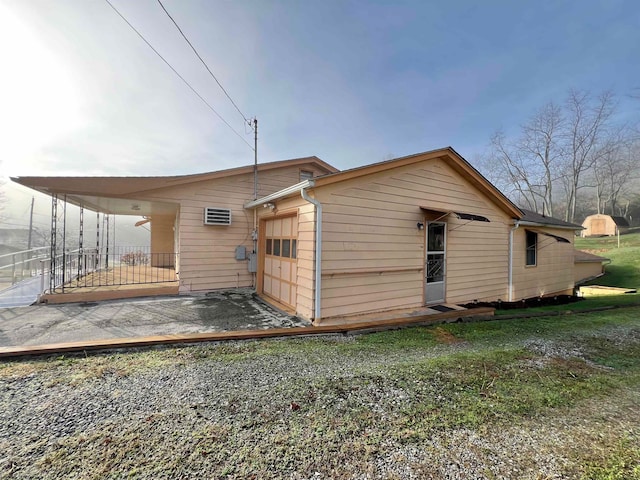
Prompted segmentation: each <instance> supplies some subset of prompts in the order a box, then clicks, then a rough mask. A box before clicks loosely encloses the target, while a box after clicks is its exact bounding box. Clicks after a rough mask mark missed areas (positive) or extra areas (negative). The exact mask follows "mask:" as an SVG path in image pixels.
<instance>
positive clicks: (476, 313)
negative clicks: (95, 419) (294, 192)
mask: <svg viewBox="0 0 640 480" xmlns="http://www.w3.org/2000/svg"><path fill="white" fill-rule="evenodd" d="M494 311H495V309H493V308H488V307H482V308H472V309H468V310H454V311H450V312H443V313H438V314H426V315H420V316H416V317H412V318H405V317H403V318H394V319H389V320H382V321H369V322H359V323H352V324H349V325H321V326H318V327H292V328H270V329H267V330H235V331H232V332H212V333H184V334H169V335H153V336H148V337H135V338H134V337H132V338H110V339H102V340H89V341H80V342H66V343H52V344H45V345H20V346H15V347H0V358H10V357H21V356H30V355H46V354H53V353H68V352H82V351H91V350H109V349H116V348H136V347H146V346H152V345H170V344H179V343H196V342H223V341H228V340H251V339H260V338H274V337H295V336H301V335H322V334H331V333H349V332H358V331H360V332H364V331H375V330H386V329H393V328H398V327H403V326H410V325H416V324H424V323H429V324H432V323H442V322H446V321H456V320H457V319H459V318H467V317H485V316H493V314H494Z"/></svg>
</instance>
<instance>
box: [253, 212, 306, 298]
mask: <svg viewBox="0 0 640 480" xmlns="http://www.w3.org/2000/svg"><path fill="white" fill-rule="evenodd" d="M265 223H266V225H265V235H266V238H265V243H264V245H265V246H266V248H265V255H264V264H263V283H262V285H263V287H262V289H263V293H265V294H267V295H269V296H271V297H273V298H274V299H276V300H278V301H279V302H282V303H284V304H285V305H289V306H292V307H294V308H295V305H296V280H297V275H296V274H297V265H296V262H297V260H296V253H295V249H296V246H297V245H296V244H297V240H298V239H297V232H298V228H297V226H298V219H297V217H284V218H278V219H273V220H268V221H266V222H265Z"/></svg>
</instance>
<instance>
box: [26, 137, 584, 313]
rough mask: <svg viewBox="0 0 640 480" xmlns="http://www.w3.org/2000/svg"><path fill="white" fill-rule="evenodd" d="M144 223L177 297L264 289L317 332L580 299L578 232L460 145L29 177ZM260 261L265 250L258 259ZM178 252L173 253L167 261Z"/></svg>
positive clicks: (69, 197)
mask: <svg viewBox="0 0 640 480" xmlns="http://www.w3.org/2000/svg"><path fill="white" fill-rule="evenodd" d="M13 180H14V181H16V182H18V183H20V184H22V185H25V186H28V187H31V188H34V189H36V190H39V191H41V192H44V193H47V194H49V195H53V196H57V197H58V198H60V197H63V198H66V201H67V202H71V203H74V204H76V205H82V206H83V207H84V208H88V209H91V210H95V211H101V212H107V213H110V214H111V213H113V214H123V215H126V214H129V215H131V214H135V215H145V216H147V218H148V219H149V220H150V225H151V252H152V254H154V253H156V254H160V253H164V255H163V256H162V257H161V258H162V259H163V260H160V259H159V258H160V257H159V258H158V259H156V260H152V263H155V264H156V266H157V267H164V268H175V272H176V273H175V275H176V277H177V279H178V282H179V292H180V293H189V292H201V291H210V290H215V289H221V288H235V287H247V286H253V287H254V288H255V289H256V291H257V293H258V294H260V295H262V296H264V297H265V298H266V299H268V300H269V301H271V302H274V303H275V304H277V305H279V306H281V307H282V308H285V309H287V310H289V311H291V312H295V313H296V314H297V315H299V316H301V317H304V318H307V319H312V320H314V323H315V324H320V323H322V322H324V321H328V320H330V319H335V318H344V317H349V316H352V315H358V314H362V313H367V312H376V311H382V310H394V309H405V308H417V307H420V306H423V305H432V304H443V303H450V304H457V303H469V302H473V301H476V300H477V301H496V300H502V301H516V300H520V299H524V298H530V297H540V296H547V295H558V294H571V293H572V292H573V288H574V284H575V278H574V248H573V238H574V236H575V232H576V231H578V230H581V229H582V227H581V226H579V225H575V224H571V223H567V222H563V221H561V220H557V219H554V218H550V217H544V216H542V215H538V214H535V213H534V212H529V211H524V210H521V209H519V208H518V207H516V206H515V205H514V204H513V203H512V202H511V201H509V200H508V199H507V198H506V197H505V196H504V195H503V194H502V193H501V192H500V191H498V190H497V189H496V187H494V186H493V185H492V184H491V183H490V182H489V181H487V180H486V179H485V178H484V177H483V176H482V175H481V174H480V173H479V172H478V171H477V170H475V169H474V168H473V167H472V166H471V165H470V164H469V163H468V162H466V160H464V159H463V158H462V157H461V156H460V155H459V154H458V153H456V152H455V151H454V150H453V149H452V148H450V147H449V148H444V149H439V150H433V151H429V152H425V153H420V154H416V155H410V156H407V157H401V158H397V159H393V160H389V161H385V162H380V163H374V164H371V165H365V166H363V167H359V168H354V169H350V170H345V171H338V170H337V169H336V168H334V167H332V166H331V165H329V164H327V163H325V162H323V161H321V160H320V159H318V158H316V157H306V158H301V159H294V160H287V161H281V162H273V163H266V164H262V165H259V167H258V175H257V184H258V185H257V195H255V194H254V181H255V177H254V172H253V167H241V168H236V169H230V170H223V171H218V172H211V173H203V174H198V175H186V176H177V177H138V178H132V177H121V178H117V177H103V178H95V177H88V178H87V177H85V178H69V177H66V178H51V177H19V178H15V179H13ZM256 196H257V197H258V198H255V197H256ZM253 252H256V254H253ZM167 253H168V254H169V255H167Z"/></svg>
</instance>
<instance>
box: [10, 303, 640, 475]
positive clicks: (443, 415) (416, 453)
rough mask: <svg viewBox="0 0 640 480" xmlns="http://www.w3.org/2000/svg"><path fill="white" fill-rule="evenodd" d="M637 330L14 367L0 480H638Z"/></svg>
mask: <svg viewBox="0 0 640 480" xmlns="http://www.w3.org/2000/svg"><path fill="white" fill-rule="evenodd" d="M639 314H640V307H629V308H622V309H617V310H610V311H604V312H596V313H588V314H578V315H567V316H558V317H545V318H535V319H526V320H494V321H489V322H482V323H472V324H447V325H440V326H434V327H417V328H409V329H404V330H396V331H387V332H380V333H374V334H366V335H360V336H354V337H352V336H347V337H326V338H307V339H293V340H269V341H256V342H239V343H227V344H220V345H204V346H203V345H200V346H192V347H184V348H163V349H147V350H141V351H137V352H120V353H110V354H101V355H91V356H88V357H84V356H71V357H57V358H45V359H32V360H24V361H10V362H3V363H1V364H0V399H1V401H2V403H1V404H0V407H1V409H2V410H1V411H0V450H2V451H3V452H4V459H3V460H0V478H42V479H48V478H96V479H97V478H294V479H302V478H305V479H306V478H313V479H329V478H363V479H364V478H391V479H400V478H417V479H421V478H434V479H439V478H442V479H444V478H486V479H494V478H524V479H547V478H576V479H585V480H586V479H594V480H604V479H640V315H639ZM160 385H161V386H162V388H160ZM84 403H87V404H88V405H89V406H86V405H84ZM48 412H51V414H50V415H49V416H47V414H48ZM16 418H17V419H18V420H15V419H16ZM43 418H45V419H46V421H44V420H42V419H43ZM87 418H90V419H91V421H87ZM11 419H14V420H11ZM21 432H22V433H21Z"/></svg>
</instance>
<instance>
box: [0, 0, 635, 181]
mask: <svg viewBox="0 0 640 480" xmlns="http://www.w3.org/2000/svg"><path fill="white" fill-rule="evenodd" d="M112 3H113V4H114V5H115V6H116V7H117V8H118V9H119V10H120V11H121V13H122V14H123V15H124V16H126V17H127V19H128V20H129V21H130V22H131V23H132V24H133V25H134V26H135V27H136V28H138V29H139V30H140V32H141V33H142V34H143V35H145V36H146V37H147V39H148V40H149V41H150V42H151V43H152V44H153V45H154V46H155V47H156V49H157V50H158V51H159V52H160V53H161V54H162V55H164V56H165V58H167V60H168V61H169V62H170V63H171V64H173V66H174V67H175V68H176V69H177V70H178V71H179V72H180V73H181V74H182V75H183V76H184V77H185V78H186V79H187V80H188V81H189V82H191V83H192V85H193V86H194V87H195V88H196V90H198V91H199V92H200V93H201V94H202V95H203V96H204V97H205V98H206V99H207V101H208V102H209V103H210V104H211V105H212V106H213V107H214V108H215V109H216V110H218V111H219V112H220V113H221V114H222V116H223V117H224V118H225V119H226V120H227V121H228V122H229V123H231V124H232V125H233V127H234V128H235V129H236V130H237V131H239V132H240V133H241V134H242V136H243V137H244V138H245V139H246V140H247V141H248V142H250V143H252V141H253V140H252V136H251V133H250V132H248V131H247V129H246V128H245V126H244V122H243V119H242V117H241V116H240V114H239V113H238V112H237V111H236V110H235V109H234V108H233V106H232V105H231V104H230V102H229V101H228V100H227V99H226V98H225V97H224V96H223V94H222V92H221V90H220V89H219V88H218V86H217V85H216V84H215V83H214V81H213V79H211V77H209V76H208V74H207V72H206V71H205V70H204V67H203V66H202V65H201V64H200V63H199V61H198V60H197V58H196V57H195V56H194V54H193V53H192V51H191V50H190V48H189V47H188V45H187V44H186V43H185V42H184V40H183V39H182V38H181V37H180V35H179V33H178V32H177V30H176V29H175V27H174V26H173V24H172V23H171V22H170V20H169V18H168V17H167V16H166V15H165V14H164V12H163V11H162V9H161V7H160V5H159V4H158V3H157V1H156V0H112ZM163 3H164V5H165V6H166V8H167V9H168V11H169V12H170V13H171V14H172V15H173V17H174V18H175V19H176V21H177V22H178V24H179V25H180V26H181V27H182V29H183V31H184V32H185V33H186V35H187V36H188V37H189V38H190V40H191V41H192V43H193V44H194V45H195V47H196V48H197V49H198V50H199V52H200V53H201V55H202V56H203V58H204V59H205V61H206V62H207V63H208V65H209V66H210V68H211V69H212V70H213V72H214V73H215V74H216V76H217V77H218V78H219V80H220V81H221V82H222V84H223V85H224V86H225V88H226V89H227V90H228V92H229V93H230V94H231V96H232V97H233V99H234V100H235V101H236V103H237V104H238V106H239V107H240V109H241V110H242V111H243V113H244V114H245V115H246V116H248V117H251V116H257V118H258V121H259V134H260V135H259V160H260V161H265V162H266V161H274V160H280V159H287V158H295V157H301V156H307V155H317V156H318V157H320V158H322V159H323V160H325V161H327V162H329V163H331V164H333V165H335V166H336V167H338V168H341V169H343V168H350V167H354V166H358V165H363V164H366V163H371V162H375V161H380V160H382V159H385V158H390V157H391V156H401V155H408V154H411V153H416V152H420V151H425V150H430V149H434V148H439V147H443V146H447V145H451V146H453V147H454V148H455V149H456V150H457V151H458V152H460V153H461V154H462V155H463V156H465V157H466V158H468V159H469V160H473V158H474V156H475V155H477V154H479V153H481V152H482V151H483V150H484V149H485V147H486V145H487V143H488V139H489V137H490V135H491V134H492V133H493V132H494V131H495V130H496V129H498V128H502V129H504V130H506V131H507V132H508V131H510V130H511V129H516V128H517V127H518V125H520V124H521V123H523V122H524V121H525V120H526V118H527V117H528V116H530V115H531V114H532V112H533V110H535V109H536V108H538V107H540V106H541V105H542V104H544V103H545V102H547V101H549V100H551V99H555V100H561V99H562V97H563V96H564V94H565V93H566V92H567V90H568V89H569V88H570V87H575V88H579V89H587V90H591V91H594V92H597V91H600V90H603V89H612V90H614V91H615V92H616V93H617V94H618V95H619V98H618V99H619V101H620V110H621V115H622V116H623V117H624V116H628V117H629V118H632V117H633V116H634V115H635V116H636V118H637V116H638V111H639V104H640V102H639V101H637V100H633V99H631V98H630V97H629V96H628V95H629V94H631V93H632V92H633V89H634V88H637V87H640V2H638V1H637V0H631V1H626V0H618V1H617V0H603V1H590V0H581V1H577V0H576V1H546V2H545V1H539V0H536V1H511V0H510V1H503V2H495V1H493V2H492V1H485V2H478V1H455V0H454V1H346V0H345V1H332V0H297V1H271V0H247V1H243V0H238V1H230V0H227V1H222V0H163ZM0 58H1V59H2V74H1V76H0V161H1V162H2V165H1V167H0V168H1V169H2V175H4V176H7V175H82V174H85V175H89V174H95V175H165V174H166V175H172V174H187V173H196V172H202V171H210V170H217V169H222V168H228V167H233V166H238V165H245V164H250V163H252V161H253V152H252V151H251V150H250V148H249V147H248V146H247V145H246V144H245V143H244V142H243V141H242V140H241V139H239V138H238V137H237V136H236V135H235V134H234V133H233V132H231V131H230V130H229V129H228V128H227V127H226V126H225V125H224V124H223V123H222V122H221V121H220V120H219V119H218V118H217V117H216V116H215V115H214V114H213V113H212V112H211V111H210V110H209V109H208V108H207V107H206V106H205V105H204V104H203V103H202V102H201V101H200V100H199V99H198V98H197V97H195V95H194V94H193V93H192V92H191V91H190V90H189V89H188V88H187V87H186V86H185V85H184V84H183V83H182V82H181V81H180V80H179V79H178V78H177V77H176V76H175V75H174V73H173V72H171V70H169V68H168V67H167V66H166V65H165V64H164V63H163V62H162V61H161V60H160V59H159V58H158V57H157V56H156V55H155V54H154V53H153V52H152V51H151V50H150V49H149V47H148V46H147V45H145V44H144V43H143V41H142V40H141V39H140V38H139V37H138V36H137V35H136V34H135V33H134V32H133V31H132V30H131V29H130V28H129V27H128V26H127V25H126V24H125V23H124V22H123V20H122V19H121V18H119V17H118V16H117V15H116V13H115V12H114V11H113V10H112V9H111V8H110V7H109V5H108V4H107V3H106V2H105V1H104V0H0ZM245 132H246V133H247V134H246V135H245Z"/></svg>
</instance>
